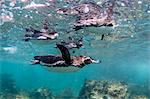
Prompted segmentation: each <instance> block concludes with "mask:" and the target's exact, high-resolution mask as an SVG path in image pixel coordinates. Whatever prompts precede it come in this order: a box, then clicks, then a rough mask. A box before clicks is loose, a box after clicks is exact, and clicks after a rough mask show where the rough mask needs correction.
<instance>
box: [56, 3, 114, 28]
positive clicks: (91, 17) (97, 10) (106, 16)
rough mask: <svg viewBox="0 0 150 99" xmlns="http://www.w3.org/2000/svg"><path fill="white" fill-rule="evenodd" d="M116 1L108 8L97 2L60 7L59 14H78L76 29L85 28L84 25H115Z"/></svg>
mask: <svg viewBox="0 0 150 99" xmlns="http://www.w3.org/2000/svg"><path fill="white" fill-rule="evenodd" d="M113 8H114V3H112V4H111V5H110V6H109V7H108V8H107V9H106V10H102V8H101V7H100V6H99V5H97V4H96V3H91V2H89V3H82V4H79V5H77V6H74V7H71V8H64V9H63V8H62V9H58V10H57V13H59V14H74V15H76V16H77V18H76V21H75V23H74V29H75V31H78V30H80V29H83V27H91V26H94V27H101V26H107V27H114V26H116V22H115V20H114V18H113Z"/></svg>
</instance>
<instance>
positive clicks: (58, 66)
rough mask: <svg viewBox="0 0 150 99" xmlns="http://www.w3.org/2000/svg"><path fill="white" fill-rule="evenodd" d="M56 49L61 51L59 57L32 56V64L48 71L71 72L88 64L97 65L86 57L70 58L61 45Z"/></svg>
mask: <svg viewBox="0 0 150 99" xmlns="http://www.w3.org/2000/svg"><path fill="white" fill-rule="evenodd" d="M57 48H59V50H60V51H61V55H45V56H34V59H33V60H32V61H31V62H32V64H41V65H43V66H44V67H45V68H47V69H48V70H49V71H55V72H73V71H77V70H80V69H81V68H83V67H84V66H86V65H88V64H91V63H99V61H95V60H94V59H92V58H91V57H88V56H70V53H69V51H68V49H67V48H66V47H65V46H63V45H61V44H57Z"/></svg>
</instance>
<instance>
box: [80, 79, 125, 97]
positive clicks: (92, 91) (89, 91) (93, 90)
mask: <svg viewBox="0 0 150 99" xmlns="http://www.w3.org/2000/svg"><path fill="white" fill-rule="evenodd" d="M127 90H128V87H127V85H126V84H124V83H121V82H109V81H95V80H87V81H85V83H84V86H83V88H82V89H81V91H80V94H79V99H125V98H126V97H127V96H128V94H127Z"/></svg>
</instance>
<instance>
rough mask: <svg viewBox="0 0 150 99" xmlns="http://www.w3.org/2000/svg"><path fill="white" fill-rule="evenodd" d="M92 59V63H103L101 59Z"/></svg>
mask: <svg viewBox="0 0 150 99" xmlns="http://www.w3.org/2000/svg"><path fill="white" fill-rule="evenodd" d="M91 61H92V63H96V64H98V63H101V61H99V60H91Z"/></svg>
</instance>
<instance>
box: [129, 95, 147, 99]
mask: <svg viewBox="0 0 150 99" xmlns="http://www.w3.org/2000/svg"><path fill="white" fill-rule="evenodd" d="M131 98H132V99H148V97H146V96H143V95H137V96H133V97H131Z"/></svg>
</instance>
